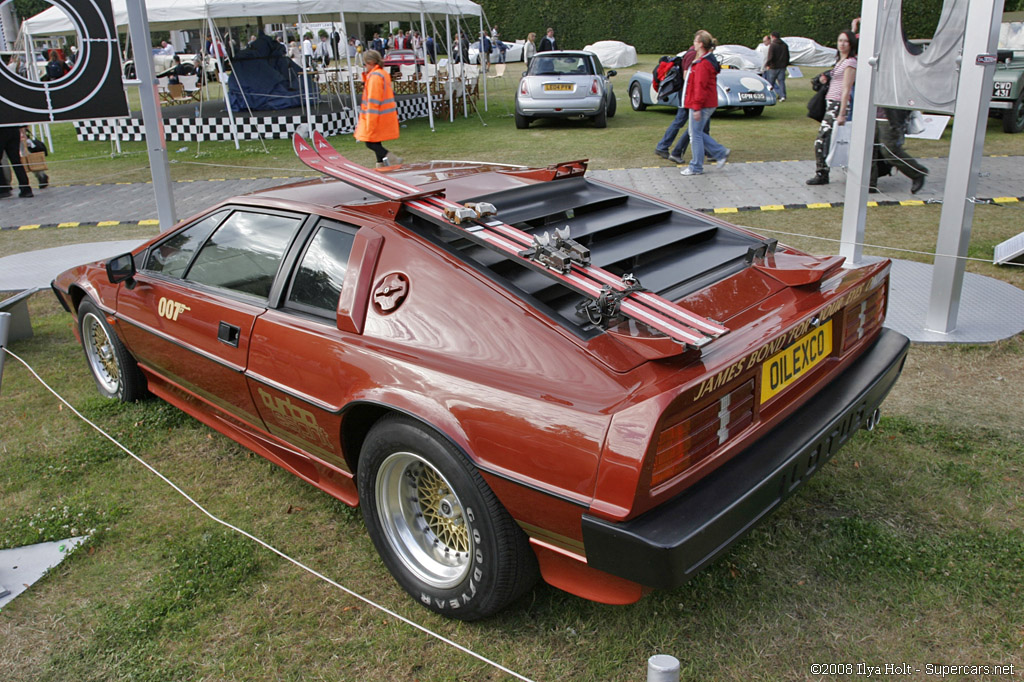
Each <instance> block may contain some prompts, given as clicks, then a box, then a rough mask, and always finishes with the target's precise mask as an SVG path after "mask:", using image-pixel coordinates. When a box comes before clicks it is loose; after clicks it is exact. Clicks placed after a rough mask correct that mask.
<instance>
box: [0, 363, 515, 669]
mask: <svg viewBox="0 0 1024 682" xmlns="http://www.w3.org/2000/svg"><path fill="white" fill-rule="evenodd" d="M0 350H3V351H5V352H6V353H7V354H8V355H10V356H11V357H12V358H14V359H15V360H17V361H18V362H20V363H21V364H22V365H24V367H25V369H27V370H28V371H29V373H30V374H31V375H32V376H33V377H35V379H36V381H38V382H39V383H40V384H42V385H43V387H44V388H45V389H46V390H47V391H49V392H50V393H52V394H53V395H54V397H56V398H57V400H59V401H60V402H61V403H63V404H64V405H65V406H66V407H67V408H68V409H69V410H71V412H73V413H74V414H75V416H76V417H78V418H79V419H81V420H82V421H84V422H85V423H86V424H88V425H89V426H91V427H92V428H93V429H95V430H96V431H97V432H99V433H100V435H102V436H103V437H104V438H106V439H107V440H109V441H110V442H111V443H113V444H114V445H116V446H117V447H118V448H119V449H121V450H123V451H124V452H125V453H126V454H127V455H128V456H129V457H131V458H132V459H134V460H135V461H137V462H138V463H139V464H141V465H142V466H144V467H146V469H148V470H149V471H150V472H151V473H152V474H154V475H155V476H156V477H157V478H159V479H160V480H161V481H163V482H164V483H166V484H167V485H169V486H170V487H171V488H172V489H173V490H174V491H175V492H177V493H178V494H179V495H181V496H182V497H184V498H185V499H186V500H188V502H189V503H190V504H191V505H192V506H194V507H195V508H196V509H198V510H199V511H200V512H202V513H203V514H205V515H206V516H207V517H209V518H210V519H211V520H212V521H214V522H215V523H218V524H220V525H222V526H224V527H225V528H228V529H230V530H232V531H234V532H236V533H238V534H240V535H243V536H245V537H247V538H249V539H250V540H252V541H253V542H255V543H256V544H258V545H260V546H262V547H264V548H266V549H268V550H270V551H271V552H273V553H274V554H276V555H278V556H279V557H281V558H282V559H284V560H285V561H288V562H290V563H292V564H294V565H295V566H297V567H298V568H301V569H302V570H303V571H306V572H307V573H309V574H310V575H313V576H315V577H317V578H319V579H320V580H323V581H324V582H325V583H327V584H328V585H331V586H332V587H335V588H337V589H339V590H341V591H342V592H344V593H345V594H347V595H349V596H350V597H354V598H355V599H358V600H359V601H361V602H363V603H364V604H367V605H368V606H371V607H373V608H375V609H377V610H379V611H382V612H383V613H386V614H387V615H389V616H391V617H392V618H394V619H396V620H399V621H401V622H403V623H405V624H406V625H409V626H410V627H413V628H415V629H417V630H419V631H420V632H422V633H424V634H426V635H429V636H430V637H433V638H434V639H437V640H439V641H441V642H443V643H445V644H447V645H448V646H450V647H453V648H455V649H458V650H459V651H461V652H463V653H464V654H467V655H469V656H472V657H473V658H475V659H477V660H478V661H481V662H483V663H486V664H487V665H489V666H491V667H493V668H496V669H498V670H500V671H502V672H503V673H507V674H508V675H511V676H512V677H514V678H516V679H517V680H523V682H533V680H531V679H530V678H528V677H525V676H523V675H520V674H519V673H517V672H515V671H514V670H510V669H509V668H506V667H505V666H503V665H501V664H500V663H497V662H495V661H492V660H491V659H489V658H487V657H486V656H484V655H483V654H478V653H477V652H475V651H473V650H472V649H469V648H468V647H465V646H463V645H461V644H458V643H457V642H453V641H452V640H450V639H448V638H447V637H445V636H444V635H440V634H438V633H436V632H434V631H433V630H430V629H429V628H427V627H424V626H423V625H420V624H419V623H417V622H415V621H412V620H410V619H408V618H406V617H405V616H402V615H400V614H398V613H395V612H394V611H392V610H391V609H389V608H387V607H386V606H382V605H381V604H378V603H377V602H375V601H372V600H371V599H369V598H367V597H364V596H363V595H361V594H359V593H358V592H355V591H354V590H351V589H349V588H347V587H345V586H344V585H342V584H340V583H338V582H336V581H334V580H332V579H330V578H328V577H327V576H325V575H324V574H322V573H320V572H318V571H316V570H315V569H312V568H310V567H309V566H306V565H305V564H303V563H302V562H300V561H299V560H297V559H293V558H292V557H290V556H288V555H287V554H285V553H284V552H282V551H281V550H279V549H277V548H276V547H274V546H273V545H271V544H269V543H267V542H265V541H264V540H261V539H260V538H258V537H256V536H255V535H252V534H251V533H248V532H246V531H244V530H242V529H241V528H238V527H237V526H233V525H231V524H230V523H228V522H227V521H224V520H223V519H221V518H219V517H217V516H215V515H214V514H213V513H211V512H210V511H208V510H207V509H206V508H205V507H203V506H202V505H201V504H199V503H198V502H196V501H195V500H194V499H193V498H192V497H191V496H190V495H189V494H188V493H186V492H185V491H184V490H182V489H181V488H179V487H178V486H177V485H176V484H175V483H174V482H173V481H171V480H170V479H169V478H167V477H166V476H164V475H163V474H162V473H160V472H159V471H157V470H156V469H155V468H154V467H153V466H152V465H150V464H149V463H148V462H146V461H145V460H143V459H142V458H141V457H139V456H138V455H136V454H135V453H134V452H132V451H131V450H129V449H128V448H127V447H125V446H124V445H122V444H121V443H119V442H118V441H117V440H116V439H115V438H114V437H113V436H111V435H110V434H109V433H107V432H106V431H104V430H103V429H102V428H100V427H99V426H97V425H96V424H95V423H93V422H92V421H90V420H89V419H88V418H87V417H86V416H85V415H83V414H82V413H81V412H79V411H78V410H77V409H75V407H74V406H73V405H72V404H71V403H69V402H68V401H67V400H66V399H65V398H64V397H63V396H61V395H60V394H59V393H57V391H55V390H54V389H53V388H51V387H50V385H49V384H48V383H46V381H44V380H43V378H42V377H41V376H39V374H38V373H37V372H36V371H35V370H34V369H33V368H32V367H31V366H30V365H29V364H28V363H27V362H26V361H25V360H23V359H22V358H21V357H20V356H18V355H17V354H15V353H13V352H11V350H10V349H9V348H3V347H0Z"/></svg>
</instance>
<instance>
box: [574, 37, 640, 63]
mask: <svg viewBox="0 0 1024 682" xmlns="http://www.w3.org/2000/svg"><path fill="white" fill-rule="evenodd" d="M583 49H584V50H586V51H587V52H593V53H594V54H596V55H597V58H598V59H600V60H601V66H603V67H604V68H606V69H621V68H623V67H625V66H633V65H634V64H636V48H635V47H633V46H632V45H627V44H626V43H623V42H619V41H618V40H599V41H597V42H596V43H594V44H593V45H587V46H586V47H584V48H583Z"/></svg>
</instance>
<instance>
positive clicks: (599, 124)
mask: <svg viewBox="0 0 1024 682" xmlns="http://www.w3.org/2000/svg"><path fill="white" fill-rule="evenodd" d="M594 127H595V128H607V127H608V110H607V109H605V108H604V107H602V108H601V111H599V112H597V115H596V116H594Z"/></svg>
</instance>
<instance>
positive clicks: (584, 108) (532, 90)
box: [516, 50, 615, 128]
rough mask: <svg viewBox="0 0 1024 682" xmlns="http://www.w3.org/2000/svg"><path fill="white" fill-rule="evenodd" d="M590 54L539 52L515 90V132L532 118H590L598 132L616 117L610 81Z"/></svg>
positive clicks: (595, 56) (608, 72)
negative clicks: (598, 129) (609, 120)
mask: <svg viewBox="0 0 1024 682" xmlns="http://www.w3.org/2000/svg"><path fill="white" fill-rule="evenodd" d="M614 75H615V71H605V70H604V67H603V66H601V60H600V59H598V58H597V55H596V54H594V53H593V52H585V51H583V50H564V51H558V52H538V53H537V54H536V55H535V56H534V57H533V59H532V60H531V61H530V66H529V68H528V69H527V71H526V72H525V73H524V74H523V79H522V80H521V81H519V89H518V90H516V128H527V127H529V125H530V123H531V122H532V121H533V119H535V118H577V117H578V118H589V119H591V120H592V121H593V122H594V125H595V126H597V127H598V128H604V127H606V126H607V125H608V119H609V118H611V117H612V116H614V115H615V93H614V92H613V91H612V84H611V81H610V80H608V79H609V78H611V77H612V76H614Z"/></svg>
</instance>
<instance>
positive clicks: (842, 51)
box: [807, 30, 857, 185]
mask: <svg viewBox="0 0 1024 682" xmlns="http://www.w3.org/2000/svg"><path fill="white" fill-rule="evenodd" d="M836 47H837V48H839V56H838V57H837V59H836V64H835V66H833V67H832V71H831V72H830V76H829V78H830V79H831V80H830V81H829V80H828V79H826V77H825V74H822V75H821V76H819V78H818V80H819V82H820V83H821V84H823V85H824V84H825V83H828V90H827V92H826V94H825V116H824V118H822V119H821V125H820V126H819V127H818V137H817V139H815V140H814V161H815V174H814V177H813V178H811V179H810V180H808V181H807V184H808V185H827V184H828V163H827V162H826V161H825V157H827V156H828V150H829V146H830V144H831V142H832V128H833V127H834V126H837V125H838V126H841V125H846V120H847V117H848V113H849V110H850V106H851V102H850V93H851V92H853V85H854V83H855V82H856V81H857V38H856V36H854V34H853V31H848V30H847V31H843V32H841V33H840V34H839V39H838V40H837V41H836Z"/></svg>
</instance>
